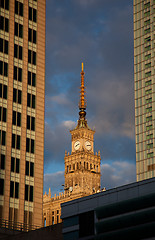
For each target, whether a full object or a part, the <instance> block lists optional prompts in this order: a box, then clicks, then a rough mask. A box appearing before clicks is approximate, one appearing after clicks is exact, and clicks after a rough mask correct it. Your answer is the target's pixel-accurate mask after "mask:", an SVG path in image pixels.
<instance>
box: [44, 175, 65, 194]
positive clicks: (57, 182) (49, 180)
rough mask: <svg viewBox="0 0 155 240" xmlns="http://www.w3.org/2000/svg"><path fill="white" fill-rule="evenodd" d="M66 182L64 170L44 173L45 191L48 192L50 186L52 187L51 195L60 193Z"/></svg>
mask: <svg viewBox="0 0 155 240" xmlns="http://www.w3.org/2000/svg"><path fill="white" fill-rule="evenodd" d="M62 184H64V172H63V171H59V172H56V173H51V174H45V175H44V192H46V193H47V194H48V192H49V188H51V195H52V196H54V194H58V193H59V192H60V191H61V192H62V190H63V187H62Z"/></svg>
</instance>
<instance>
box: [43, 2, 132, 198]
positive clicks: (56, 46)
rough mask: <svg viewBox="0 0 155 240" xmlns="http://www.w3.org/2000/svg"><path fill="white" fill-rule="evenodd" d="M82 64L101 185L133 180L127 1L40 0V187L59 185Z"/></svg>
mask: <svg viewBox="0 0 155 240" xmlns="http://www.w3.org/2000/svg"><path fill="white" fill-rule="evenodd" d="M81 62H84V71H85V86H86V98H87V120H88V124H89V126H90V127H91V128H93V129H95V131H96V133H95V151H98V150H100V151H101V159H102V161H101V172H102V177H101V186H102V187H106V188H107V189H109V188H112V187H116V186H119V185H123V184H127V183H129V182H133V181H136V167H135V161H136V160H135V133H134V80H133V9H132V0H117V1H116V0H74V1H73V0H64V1H61V0H57V1H55V0H47V1H46V92H45V161H44V191H48V188H49V187H51V191H52V194H54V193H58V192H59V191H60V190H62V187H61V185H62V184H63V183H64V177H63V175H64V153H65V150H67V151H68V152H70V151H71V136H70V133H69V130H71V129H73V128H74V126H75V125H76V123H77V120H78V101H79V87H80V72H81Z"/></svg>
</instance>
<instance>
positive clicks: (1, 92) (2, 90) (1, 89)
mask: <svg viewBox="0 0 155 240" xmlns="http://www.w3.org/2000/svg"><path fill="white" fill-rule="evenodd" d="M0 97H1V98H4V99H7V86H6V85H3V84H1V83H0Z"/></svg>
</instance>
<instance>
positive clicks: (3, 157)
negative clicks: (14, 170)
mask: <svg viewBox="0 0 155 240" xmlns="http://www.w3.org/2000/svg"><path fill="white" fill-rule="evenodd" d="M0 169H5V155H4V154H1V162H0Z"/></svg>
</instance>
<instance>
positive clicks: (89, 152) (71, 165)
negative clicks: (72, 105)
mask: <svg viewBox="0 0 155 240" xmlns="http://www.w3.org/2000/svg"><path fill="white" fill-rule="evenodd" d="M80 89H81V91H80V101H79V120H78V123H77V126H76V127H75V129H73V130H71V131H70V133H71V136H72V146H71V148H72V149H71V154H69V153H68V154H67V152H65V158H64V160H65V193H69V192H70V193H72V194H81V195H83V196H85V195H89V194H93V193H96V192H98V191H100V160H101V158H100V152H98V154H97V153H96V154H94V133H95V131H94V130H92V129H90V128H89V126H88V124H87V120H86V100H85V86H84V70H83V63H82V71H81V87H80Z"/></svg>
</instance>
